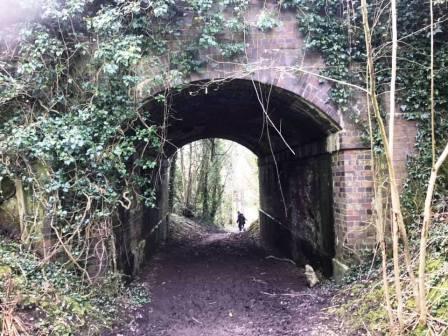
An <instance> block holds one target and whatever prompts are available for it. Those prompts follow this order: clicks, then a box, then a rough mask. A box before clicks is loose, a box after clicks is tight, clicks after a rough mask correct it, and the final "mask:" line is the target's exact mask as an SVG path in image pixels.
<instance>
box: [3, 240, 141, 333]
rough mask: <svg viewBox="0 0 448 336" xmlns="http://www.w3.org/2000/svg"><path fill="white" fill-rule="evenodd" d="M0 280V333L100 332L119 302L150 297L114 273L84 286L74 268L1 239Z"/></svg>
mask: <svg viewBox="0 0 448 336" xmlns="http://www.w3.org/2000/svg"><path fill="white" fill-rule="evenodd" d="M0 282H1V283H2V286H0V314H1V316H0V330H2V333H1V335H14V332H17V333H16V335H33V336H34V335H36V336H39V335H73V334H76V335H98V334H100V332H101V330H103V329H105V328H107V327H109V326H111V325H112V323H113V321H115V320H116V319H117V315H119V310H118V307H120V310H121V309H122V307H138V306H140V305H143V304H145V303H147V302H149V296H148V293H147V292H146V290H145V289H144V288H143V287H138V286H135V285H134V286H133V285H130V286H125V285H124V282H123V280H122V277H121V275H120V274H118V273H114V274H105V276H104V277H102V278H100V279H98V280H97V282H96V283H94V284H92V285H90V286H86V283H85V282H83V281H82V280H81V276H80V275H79V274H78V273H77V271H76V270H74V269H71V268H70V267H67V266H66V265H64V264H62V263H60V262H45V261H44V260H43V259H42V258H41V257H39V256H38V255H36V254H33V253H31V252H28V251H24V250H23V248H22V246H21V245H20V244H18V243H16V242H14V241H10V240H4V239H0Z"/></svg>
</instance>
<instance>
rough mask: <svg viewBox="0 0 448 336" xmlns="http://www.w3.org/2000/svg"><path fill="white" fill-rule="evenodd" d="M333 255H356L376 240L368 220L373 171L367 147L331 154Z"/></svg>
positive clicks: (350, 256) (370, 208)
mask: <svg viewBox="0 0 448 336" xmlns="http://www.w3.org/2000/svg"><path fill="white" fill-rule="evenodd" d="M332 166H333V168H332V176H333V202H334V222H335V235H336V255H337V256H338V257H339V258H342V259H348V258H353V257H355V258H356V257H357V256H358V255H359V252H360V251H361V250H362V249H365V248H367V249H371V248H372V246H374V244H375V240H376V237H375V228H374V226H373V225H372V223H371V214H372V199H373V174H372V167H371V154H370V150H369V149H349V150H341V151H339V152H336V153H334V154H333V157H332Z"/></svg>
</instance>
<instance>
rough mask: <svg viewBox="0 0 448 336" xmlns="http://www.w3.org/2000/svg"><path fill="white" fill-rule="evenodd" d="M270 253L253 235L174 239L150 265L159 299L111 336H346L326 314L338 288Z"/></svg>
mask: <svg viewBox="0 0 448 336" xmlns="http://www.w3.org/2000/svg"><path fill="white" fill-rule="evenodd" d="M265 256H266V253H265V251H264V250H262V249H261V248H259V247H258V246H256V245H255V244H254V242H253V240H251V239H250V238H249V236H248V235H247V234H246V233H242V234H235V233H208V234H205V235H202V236H200V237H195V238H190V239H187V238H185V239H181V240H176V241H171V242H169V243H168V244H167V245H166V246H165V247H164V248H163V249H162V250H161V251H160V252H159V253H158V254H157V255H156V256H155V257H154V258H153V259H152V260H151V262H150V263H149V264H148V265H147V267H146V268H145V270H143V271H142V275H141V280H142V281H144V282H145V283H147V284H148V286H149V291H150V293H151V300H152V302H151V303H149V304H147V305H145V306H144V307H142V308H141V309H140V310H139V311H137V312H136V313H135V314H134V316H132V317H130V318H129V322H128V324H127V325H126V326H125V327H120V328H118V329H116V330H114V331H113V332H111V333H109V334H108V335H116V336H118V335H123V336H130V335H146V336H153V335H154V336H156V335H157V336H230V335H232V336H234V335H244V336H248V335H254V336H255V335H256V336H264V335H277V336H280V335H282V336H283V335H285V336H286V335H288V336H291V335H343V333H342V332H341V331H337V326H338V325H339V323H338V322H337V321H336V320H335V319H334V318H332V317H329V316H328V315H327V314H325V313H323V312H322V309H323V308H325V307H327V306H328V305H329V300H330V298H331V292H330V291H329V290H327V289H325V288H317V289H313V290H311V289H308V288H307V287H306V281H305V278H304V275H303V272H302V270H301V269H299V268H297V267H295V266H294V265H292V264H290V263H285V262H282V261H276V260H271V259H269V260H267V259H265Z"/></svg>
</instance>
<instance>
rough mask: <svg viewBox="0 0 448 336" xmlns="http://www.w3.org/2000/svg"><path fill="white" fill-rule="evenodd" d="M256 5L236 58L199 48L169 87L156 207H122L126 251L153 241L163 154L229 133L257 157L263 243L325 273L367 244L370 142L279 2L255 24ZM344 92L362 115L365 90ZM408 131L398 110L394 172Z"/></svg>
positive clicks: (160, 221)
mask: <svg viewBox="0 0 448 336" xmlns="http://www.w3.org/2000/svg"><path fill="white" fill-rule="evenodd" d="M263 6H264V5H263V3H262V2H258V1H253V2H252V3H251V5H250V8H249V11H248V13H247V21H248V22H249V23H252V25H251V27H252V28H251V29H250V32H249V34H248V35H247V39H246V43H247V48H246V55H245V56H244V57H243V62H241V63H238V62H226V61H225V60H223V59H221V57H220V56H219V55H217V54H214V53H213V51H210V52H209V53H204V54H203V55H202V56H203V57H204V59H205V58H207V59H208V60H209V61H208V62H207V67H206V68H205V69H204V70H203V71H201V72H200V73H196V74H194V75H192V76H191V78H190V85H189V87H188V88H186V89H184V90H183V91H181V92H176V93H173V94H171V95H169V97H170V98H169V99H170V101H169V103H170V106H171V113H170V118H169V120H168V125H169V126H168V127H167V139H168V140H169V141H168V142H167V143H166V145H165V148H164V153H165V155H166V159H165V160H163V163H162V174H161V175H160V176H161V177H160V181H159V182H160V183H158V188H157V189H158V190H157V195H158V196H157V197H158V198H157V200H158V201H157V207H156V208H155V209H146V210H145V209H143V208H141V209H140V208H139V209H134V211H131V213H127V214H125V218H126V220H125V222H127V223H128V226H129V230H127V231H126V234H125V238H124V241H125V242H127V243H130V244H131V245H132V246H130V247H129V249H128V250H131V251H132V250H134V249H135V247H136V246H137V243H138V242H139V241H140V242H143V241H144V240H146V241H149V242H148V243H147V244H145V245H147V246H156V245H157V242H159V241H161V240H163V239H164V237H165V235H166V226H167V220H166V214H167V213H168V188H169V186H168V167H169V164H170V160H169V158H170V156H171V155H172V154H173V153H174V152H175V150H176V148H180V147H182V146H183V145H186V144H188V143H190V142H192V141H196V140H199V139H205V138H224V139H228V140H232V141H235V142H237V143H239V144H241V145H243V146H245V147H247V148H249V149H250V150H251V151H253V152H254V153H255V154H256V155H257V156H258V159H259V184H260V187H259V188H260V225H261V237H262V240H263V242H264V243H266V244H268V245H270V246H274V247H277V248H279V249H281V250H282V251H283V252H284V253H285V254H287V255H289V256H290V257H292V258H293V259H295V260H296V261H298V262H299V263H300V262H302V263H305V262H307V263H311V264H313V265H314V266H317V267H320V268H321V269H323V270H324V271H325V272H326V273H327V274H330V273H331V272H332V271H333V270H334V271H335V272H338V271H339V270H340V269H341V267H342V268H344V263H349V262H350V261H351V260H353V259H354V257H355V259H359V255H360V253H361V252H362V251H365V250H366V249H372V247H373V246H374V245H375V243H376V236H375V232H376V231H375V228H374V227H373V226H372V225H371V215H372V197H373V190H372V187H373V173H372V165H371V154H370V148H369V146H368V145H366V144H365V143H364V142H363V141H362V139H361V134H362V132H361V130H359V129H358V128H357V127H356V126H355V125H354V124H353V123H352V122H351V120H350V118H348V117H347V116H345V115H343V114H342V113H341V111H339V110H338V108H337V107H336V106H335V105H333V104H332V103H331V102H330V90H331V83H330V82H328V81H323V80H322V78H320V77H319V76H318V74H319V71H320V70H321V69H323V67H324V63H323V60H322V58H321V57H320V56H319V55H318V54H316V53H310V52H307V51H305V48H304V44H305V41H304V37H303V36H302V35H301V33H300V32H299V30H298V22H297V18H296V14H295V13H293V12H288V11H283V12H281V13H280V17H279V22H280V23H281V24H280V26H279V27H277V28H275V29H273V30H272V31H270V32H268V33H265V32H260V31H258V30H257V28H256V27H255V22H256V20H257V17H258V15H259V13H260V11H261V10H262V8H263ZM185 20H186V21H187V24H188V20H189V18H188V17H186V18H185ZM210 60H212V61H210ZM149 79H150V78H149ZM142 87H143V86H142ZM154 94H155V92H151V91H149V92H145V90H144V89H141V90H140V91H139V95H140V97H141V99H142V101H143V104H142V109H144V110H147V111H150V113H151V115H152V118H153V121H155V122H156V123H162V119H163V117H162V116H163V109H162V108H161V107H160V106H158V104H157V103H156V102H155V101H154V100H151V99H150V98H147V97H150V96H153V95H154ZM354 95H355V96H354V97H352V98H351V100H352V106H351V110H352V111H353V112H354V113H357V114H358V115H359V118H361V119H362V118H363V117H364V118H365V117H366V114H367V111H366V99H365V95H364V94H362V92H356V90H355V91H354ZM414 137H415V125H414V124H412V123H410V122H407V121H405V120H403V119H401V118H400V117H398V120H397V129H396V138H395V147H396V153H397V155H396V156H397V157H396V162H395V164H396V165H397V169H398V172H399V177H400V178H403V177H404V176H405V160H406V156H407V154H408V153H410V152H411V151H412V148H413V143H414ZM142 239H143V240H142ZM133 242H134V243H133ZM149 249H150V248H149Z"/></svg>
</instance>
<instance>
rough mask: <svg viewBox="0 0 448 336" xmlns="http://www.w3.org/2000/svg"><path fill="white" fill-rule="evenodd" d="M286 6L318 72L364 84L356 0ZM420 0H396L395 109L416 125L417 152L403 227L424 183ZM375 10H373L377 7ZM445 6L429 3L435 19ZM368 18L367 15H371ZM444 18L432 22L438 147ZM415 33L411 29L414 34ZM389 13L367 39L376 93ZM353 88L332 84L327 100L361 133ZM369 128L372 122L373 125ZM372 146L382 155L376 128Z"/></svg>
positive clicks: (385, 72) (445, 102)
mask: <svg viewBox="0 0 448 336" xmlns="http://www.w3.org/2000/svg"><path fill="white" fill-rule="evenodd" d="M283 6H284V7H286V8H295V9H299V15H298V21H299V29H300V30H301V31H302V32H303V33H304V34H305V36H306V46H307V48H309V49H310V50H314V51H318V52H319V53H320V54H322V56H323V58H324V62H325V65H326V68H325V70H324V71H323V75H325V76H328V77H330V78H333V79H337V80H341V81H345V82H349V83H352V84H359V85H361V86H363V85H364V83H363V81H364V73H365V69H364V67H363V66H358V65H357V64H360V65H362V64H365V50H364V49H365V46H364V36H363V34H364V33H363V30H362V25H361V22H360V17H359V13H360V9H359V6H360V3H359V1H354V2H352V6H353V7H350V8H348V7H346V6H345V5H344V3H343V2H342V1H339V0H331V1H326V0H287V1H284V2H283ZM380 6H381V4H380V3H372V4H371V5H370V7H369V12H370V14H371V15H376V13H381V11H379V7H380ZM427 6H428V5H427V4H426V3H422V2H421V1H417V0H416V1H406V2H399V3H398V26H399V28H400V29H399V30H400V31H399V34H400V36H399V38H402V37H405V38H406V43H403V44H401V45H400V48H399V50H398V52H399V55H398V76H397V85H398V99H399V105H400V110H401V111H400V112H402V113H403V115H404V117H405V118H406V119H408V120H415V121H416V122H417V124H418V134H417V139H416V140H417V145H416V150H417V156H416V157H414V158H412V159H411V160H410V162H409V164H408V171H409V178H408V181H407V184H406V189H405V190H406V191H405V193H404V195H403V204H404V206H405V210H406V214H407V217H408V218H407V219H408V223H409V225H414V226H415V224H417V223H419V222H420V213H421V209H422V205H423V200H424V191H425V189H426V181H428V178H429V173H430V167H431V161H432V158H431V133H430V107H429V102H430V97H429V93H430V90H429V61H430V60H429V55H430V49H429V48H430V44H429V28H428V26H429V17H428V16H422V15H420V13H423V12H427V11H428V8H427ZM377 10H378V11H377ZM444 12H446V10H445V9H444V7H442V6H436V7H435V18H436V21H437V18H439V17H442V16H443V14H444ZM372 20H373V19H372ZM447 30H448V24H447V23H446V21H441V22H438V23H437V25H436V28H435V36H434V37H435V69H436V73H435V74H436V75H435V76H436V77H435V86H436V91H435V109H436V114H437V115H436V137H437V143H438V144H439V147H438V149H439V150H441V148H442V147H443V145H444V144H445V143H446V142H447V141H448V120H447V118H448V99H447V96H446V94H444V92H446V91H447V90H448V86H447V83H448V80H447V79H448V71H446V69H447V68H448V67H447V64H446V63H447V60H448V48H447V44H446V34H444V33H445V32H446V31H447ZM415 32H417V33H415ZM389 34H390V30H389V14H388V12H387V11H385V12H382V14H381V15H378V16H377V18H376V25H375V29H374V31H373V35H372V43H373V44H374V47H377V49H378V50H380V52H379V53H378V54H377V55H376V59H375V64H376V69H375V71H376V74H377V92H378V93H379V94H382V93H384V92H385V91H387V85H388V82H389V80H390V64H389V57H390V55H389V49H388V48H384V47H383V46H384V41H388V40H390V35H389ZM352 96H353V90H351V89H350V88H348V87H347V86H345V85H340V84H335V85H333V88H332V91H331V98H332V100H333V102H334V103H335V104H337V106H338V107H339V108H340V109H341V110H342V111H344V112H345V113H346V115H348V116H349V117H350V118H351V119H352V120H353V121H354V122H355V123H356V124H358V126H360V128H361V129H363V130H364V131H366V133H365V135H366V137H367V124H366V122H365V121H364V120H362V119H361V118H360V117H359V115H358V114H357V112H356V111H353V110H351V108H350V107H351V104H350V102H351V100H350V99H351V97H352ZM374 126H375V125H374ZM373 138H374V142H375V144H376V145H377V146H376V147H375V150H376V152H377V153H379V154H381V153H382V145H381V141H380V140H379V138H380V137H379V134H378V130H376V131H375V133H374V134H373ZM438 182H439V184H438V188H437V195H436V198H437V199H439V200H441V199H443V197H445V195H446V190H448V185H447V183H448V175H447V174H446V170H444V172H443V173H442V174H441V176H440V177H439V181H438Z"/></svg>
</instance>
